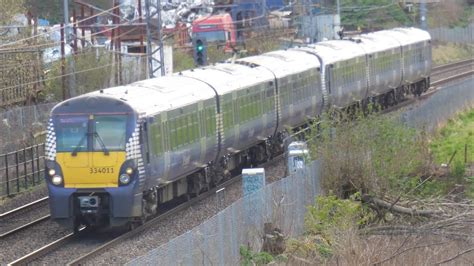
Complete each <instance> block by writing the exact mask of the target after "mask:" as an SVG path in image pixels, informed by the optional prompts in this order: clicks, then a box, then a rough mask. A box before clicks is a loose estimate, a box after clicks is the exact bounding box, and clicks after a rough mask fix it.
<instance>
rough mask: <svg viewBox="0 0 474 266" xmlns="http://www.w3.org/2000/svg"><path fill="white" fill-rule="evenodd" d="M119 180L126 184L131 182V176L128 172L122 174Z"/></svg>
mask: <svg viewBox="0 0 474 266" xmlns="http://www.w3.org/2000/svg"><path fill="white" fill-rule="evenodd" d="M119 181H120V183H121V184H122V185H126V184H128V183H130V176H128V175H126V174H122V175H120V178H119Z"/></svg>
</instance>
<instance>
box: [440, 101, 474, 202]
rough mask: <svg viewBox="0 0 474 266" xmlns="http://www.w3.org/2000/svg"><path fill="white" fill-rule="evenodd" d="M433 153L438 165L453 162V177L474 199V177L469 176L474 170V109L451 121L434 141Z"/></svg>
mask: <svg viewBox="0 0 474 266" xmlns="http://www.w3.org/2000/svg"><path fill="white" fill-rule="evenodd" d="M431 151H432V154H433V157H434V160H435V162H436V163H437V164H442V163H445V164H448V163H449V162H450V160H452V161H451V164H450V170H451V176H452V177H454V178H455V179H456V182H458V183H464V185H465V191H464V192H465V195H466V196H467V197H469V198H472V199H474V176H469V175H472V174H473V173H472V172H473V170H472V169H473V168H474V109H471V110H470V111H468V112H465V113H463V114H461V115H459V116H458V117H457V118H455V119H451V120H449V122H448V124H447V125H446V126H445V127H444V128H442V129H441V130H440V131H439V134H438V136H437V137H436V138H435V139H434V140H433V142H432V144H431ZM466 168H467V169H468V171H466ZM466 175H467V176H466Z"/></svg>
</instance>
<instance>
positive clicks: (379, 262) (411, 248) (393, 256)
mask: <svg viewBox="0 0 474 266" xmlns="http://www.w3.org/2000/svg"><path fill="white" fill-rule="evenodd" d="M446 243H448V242H440V243H431V244H425V245H419V246H414V247H410V248H406V249H404V250H402V251H400V252H396V253H395V254H393V255H392V256H390V257H388V258H386V259H384V260H381V261H378V262H376V263H374V264H373V265H380V264H382V263H384V262H386V261H389V260H391V259H393V258H395V257H397V256H399V255H401V254H403V253H405V252H407V251H410V250H414V249H418V248H426V247H430V246H438V245H444V244H446Z"/></svg>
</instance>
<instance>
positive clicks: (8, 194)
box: [5, 153, 10, 196]
mask: <svg viewBox="0 0 474 266" xmlns="http://www.w3.org/2000/svg"><path fill="white" fill-rule="evenodd" d="M5 177H6V178H7V196H10V179H9V178H8V153H7V154H5Z"/></svg>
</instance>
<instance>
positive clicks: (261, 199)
mask: <svg viewBox="0 0 474 266" xmlns="http://www.w3.org/2000/svg"><path fill="white" fill-rule="evenodd" d="M319 168H320V164H319V161H315V162H313V163H312V164H311V165H310V166H308V168H307V169H306V170H303V171H300V172H297V173H296V174H295V175H292V176H290V177H287V178H284V179H281V180H279V181H277V182H274V183H272V184H270V185H267V186H266V187H264V188H263V189H261V190H259V191H257V192H255V193H253V194H251V195H248V196H246V197H244V198H241V199H240V200H238V201H236V202H235V203H233V204H232V205H230V206H229V207H227V208H226V209H224V210H223V211H221V212H219V213H218V214H217V215H215V216H214V217H212V218H210V219H209V220H207V221H206V222H205V223H203V224H201V225H199V226H197V227H195V228H194V229H192V230H191V231H188V232H187V233H185V234H183V235H181V236H179V237H177V238H175V239H173V240H171V241H170V242H168V243H167V244H164V245H162V246H160V247H158V248H156V249H154V250H152V251H150V252H148V254H146V255H145V256H142V257H138V258H136V259H134V260H132V261H130V262H129V263H128V265H238V264H240V263H239V262H240V254H239V249H240V246H241V245H245V246H247V245H249V246H250V247H251V248H252V249H253V250H260V249H261V247H262V244H263V243H262V242H263V236H264V232H263V231H264V224H265V223H268V222H271V223H272V224H273V225H274V226H275V227H277V228H279V229H280V230H281V231H282V232H283V234H284V235H285V236H298V235H301V234H302V233H303V230H304V215H305V212H306V206H308V205H310V204H314V199H315V197H316V196H317V195H318V193H319V178H320V176H319Z"/></svg>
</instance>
